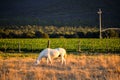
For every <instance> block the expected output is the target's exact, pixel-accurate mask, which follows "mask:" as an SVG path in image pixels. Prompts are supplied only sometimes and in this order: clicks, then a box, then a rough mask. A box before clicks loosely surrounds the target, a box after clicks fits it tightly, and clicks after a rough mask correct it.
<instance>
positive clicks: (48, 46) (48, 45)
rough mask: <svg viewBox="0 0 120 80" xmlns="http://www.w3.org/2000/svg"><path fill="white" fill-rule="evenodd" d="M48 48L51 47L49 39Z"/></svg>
mask: <svg viewBox="0 0 120 80" xmlns="http://www.w3.org/2000/svg"><path fill="white" fill-rule="evenodd" d="M47 48H50V40H48V44H47Z"/></svg>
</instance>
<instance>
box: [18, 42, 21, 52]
mask: <svg viewBox="0 0 120 80" xmlns="http://www.w3.org/2000/svg"><path fill="white" fill-rule="evenodd" d="M18 52H21V49H20V42H18Z"/></svg>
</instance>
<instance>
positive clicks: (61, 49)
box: [56, 48, 66, 56]
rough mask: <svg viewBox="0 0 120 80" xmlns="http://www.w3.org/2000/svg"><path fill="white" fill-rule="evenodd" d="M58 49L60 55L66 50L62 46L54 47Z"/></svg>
mask: <svg viewBox="0 0 120 80" xmlns="http://www.w3.org/2000/svg"><path fill="white" fill-rule="evenodd" d="M56 50H58V51H59V53H60V55H63V56H64V55H66V50H65V49H64V48H56Z"/></svg>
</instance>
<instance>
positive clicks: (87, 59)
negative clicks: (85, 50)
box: [0, 54, 120, 80]
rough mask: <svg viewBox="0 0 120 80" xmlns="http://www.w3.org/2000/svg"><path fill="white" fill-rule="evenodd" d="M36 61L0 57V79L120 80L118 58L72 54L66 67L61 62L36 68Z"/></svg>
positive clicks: (119, 61) (25, 58) (119, 59)
mask: <svg viewBox="0 0 120 80" xmlns="http://www.w3.org/2000/svg"><path fill="white" fill-rule="evenodd" d="M35 60H36V59H35V58H32V57H14V58H12V57H9V58H2V57H1V58H0V80H120V56H119V55H102V54H101V55H93V56H90V55H88V56H87V55H73V54H70V55H68V56H67V58H66V60H67V64H66V65H61V64H60V59H56V60H54V61H53V63H54V64H52V65H51V64H46V60H45V59H42V62H41V64H39V65H37V66H35V65H34V62H35Z"/></svg>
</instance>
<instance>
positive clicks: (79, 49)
mask: <svg viewBox="0 0 120 80" xmlns="http://www.w3.org/2000/svg"><path fill="white" fill-rule="evenodd" d="M78 52H81V48H80V40H79V41H78Z"/></svg>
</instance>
